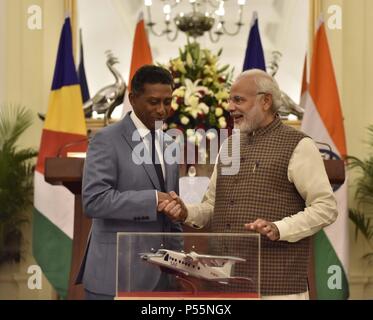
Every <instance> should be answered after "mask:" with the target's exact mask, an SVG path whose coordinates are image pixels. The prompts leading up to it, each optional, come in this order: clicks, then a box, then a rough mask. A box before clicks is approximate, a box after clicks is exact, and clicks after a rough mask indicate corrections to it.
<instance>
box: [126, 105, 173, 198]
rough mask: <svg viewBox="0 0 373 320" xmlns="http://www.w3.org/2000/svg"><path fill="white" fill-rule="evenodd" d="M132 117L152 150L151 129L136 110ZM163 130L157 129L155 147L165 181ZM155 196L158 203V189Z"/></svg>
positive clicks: (145, 142)
mask: <svg viewBox="0 0 373 320" xmlns="http://www.w3.org/2000/svg"><path fill="white" fill-rule="evenodd" d="M130 117H131V119H132V121H133V123H134V125H135V127H136V129H137V131H138V133H139V135H140V137H141V139H142V141H143V142H144V144H145V147H146V148H147V149H148V151H149V152H150V149H151V145H150V144H149V143H150V141H149V139H147V138H146V136H147V135H148V134H150V130H149V129H148V128H147V127H146V126H145V125H144V124H143V123H142V121H141V120H140V119H139V118H138V116H137V115H136V113H135V112H134V111H132V112H131V114H130ZM160 131H161V130H160V129H157V130H155V149H156V151H157V155H158V159H159V162H160V165H161V167H162V173H163V179H164V181H166V174H165V172H166V170H165V166H164V160H163V152H161V146H160V143H159V141H160V133H161V132H160ZM155 197H156V200H157V204H158V192H157V190H155Z"/></svg>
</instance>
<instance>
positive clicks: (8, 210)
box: [0, 105, 37, 263]
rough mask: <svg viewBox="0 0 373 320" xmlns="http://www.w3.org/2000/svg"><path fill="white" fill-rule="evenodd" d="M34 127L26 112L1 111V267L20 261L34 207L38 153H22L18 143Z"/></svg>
mask: <svg viewBox="0 0 373 320" xmlns="http://www.w3.org/2000/svg"><path fill="white" fill-rule="evenodd" d="M31 124H32V113H31V111H29V110H27V109H26V108H24V107H19V106H12V105H9V106H2V107H0V263H2V262H6V261H7V262H11V261H15V262H19V261H20V258H21V245H22V242H23V237H22V231H21V228H22V226H23V224H24V223H26V222H28V216H27V209H29V208H30V207H31V205H32V194H33V163H32V159H33V158H34V157H35V156H36V155H37V152H36V151H35V150H34V149H31V148H25V149H19V148H18V147H17V146H16V143H17V140H18V139H19V137H20V136H21V135H22V134H23V133H24V132H25V130H26V129H27V128H29V127H30V126H31Z"/></svg>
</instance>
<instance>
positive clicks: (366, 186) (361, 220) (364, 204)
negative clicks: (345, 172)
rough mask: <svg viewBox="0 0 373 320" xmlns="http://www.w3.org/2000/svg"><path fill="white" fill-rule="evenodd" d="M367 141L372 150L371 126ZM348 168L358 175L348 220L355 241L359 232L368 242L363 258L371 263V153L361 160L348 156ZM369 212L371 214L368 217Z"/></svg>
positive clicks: (372, 201)
mask: <svg viewBox="0 0 373 320" xmlns="http://www.w3.org/2000/svg"><path fill="white" fill-rule="evenodd" d="M368 131H369V137H370V139H369V141H368V144H369V146H370V147H372V148H373V125H371V126H369V127H368ZM347 160H348V167H349V168H350V169H357V170H359V171H360V175H359V177H358V178H357V180H356V191H355V199H356V207H355V208H351V209H349V218H350V219H351V220H352V222H353V223H354V224H355V239H357V236H358V234H359V232H360V233H361V234H362V235H363V237H364V238H365V239H366V240H367V241H368V244H369V246H370V249H371V251H370V252H368V253H367V254H365V255H364V256H363V258H366V259H368V262H370V263H372V262H373V225H372V224H371V216H373V215H372V213H373V153H372V154H370V156H369V157H368V158H367V159H365V160H361V159H359V158H357V157H353V156H349V157H348V158H347ZM369 212H370V213H371V214H370V215H371V216H369Z"/></svg>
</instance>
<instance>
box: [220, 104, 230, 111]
mask: <svg viewBox="0 0 373 320" xmlns="http://www.w3.org/2000/svg"><path fill="white" fill-rule="evenodd" d="M221 106H222V107H223V108H224V109H225V110H227V111H228V109H229V103H228V102H223V103H222V104H221Z"/></svg>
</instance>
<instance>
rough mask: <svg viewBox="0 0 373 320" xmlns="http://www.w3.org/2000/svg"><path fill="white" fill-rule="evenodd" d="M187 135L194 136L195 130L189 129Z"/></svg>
mask: <svg viewBox="0 0 373 320" xmlns="http://www.w3.org/2000/svg"><path fill="white" fill-rule="evenodd" d="M186 135H187V137H191V136H194V130H193V129H188V130H187V131H186Z"/></svg>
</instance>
